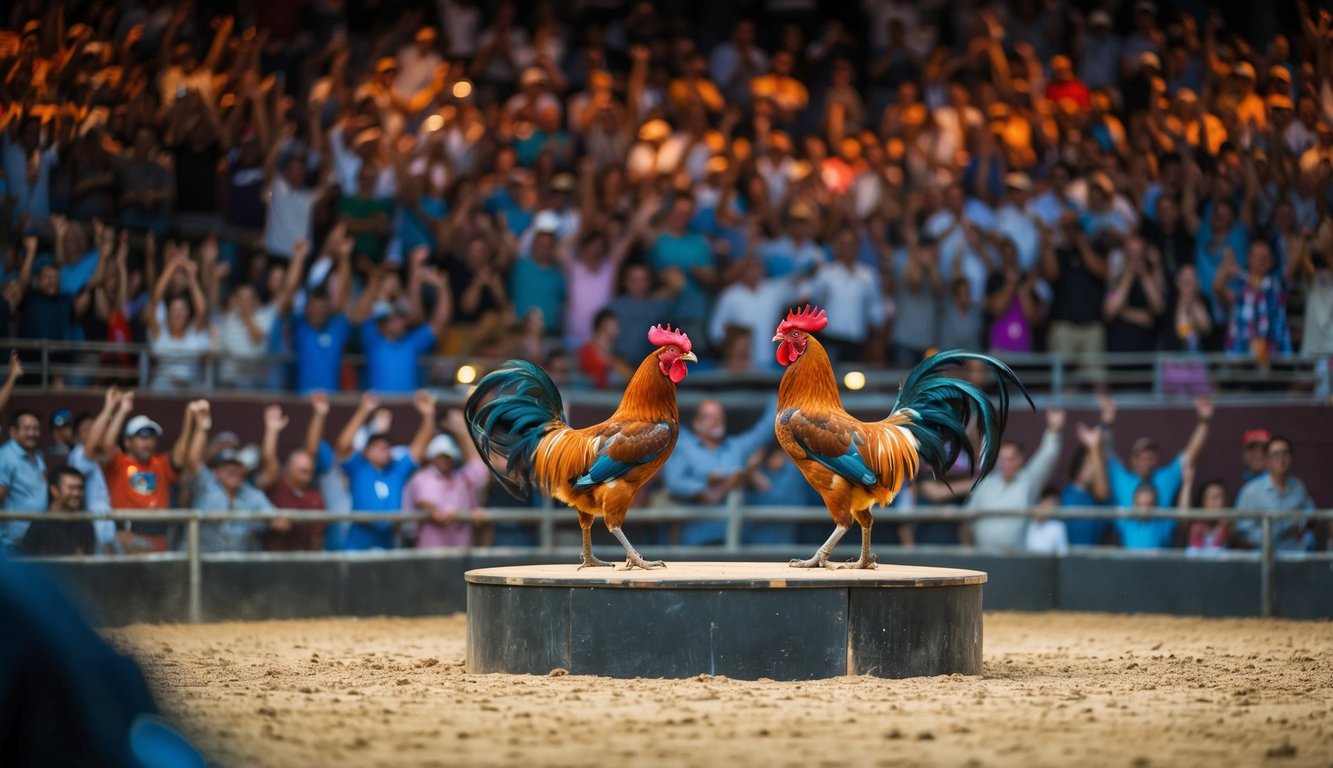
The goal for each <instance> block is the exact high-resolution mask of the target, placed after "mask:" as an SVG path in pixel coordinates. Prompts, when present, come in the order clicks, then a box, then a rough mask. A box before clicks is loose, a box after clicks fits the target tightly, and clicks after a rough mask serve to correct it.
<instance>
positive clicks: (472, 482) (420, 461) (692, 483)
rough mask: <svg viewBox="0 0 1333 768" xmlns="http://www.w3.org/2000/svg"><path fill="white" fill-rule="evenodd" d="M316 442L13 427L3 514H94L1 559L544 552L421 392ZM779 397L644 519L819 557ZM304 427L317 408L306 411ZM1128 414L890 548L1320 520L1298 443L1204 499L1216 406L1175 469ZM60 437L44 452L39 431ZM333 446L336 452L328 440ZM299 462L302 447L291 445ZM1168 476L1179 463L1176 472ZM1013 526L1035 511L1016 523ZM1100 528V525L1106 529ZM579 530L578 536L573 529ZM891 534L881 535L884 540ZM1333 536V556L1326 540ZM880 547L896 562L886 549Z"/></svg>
mask: <svg viewBox="0 0 1333 768" xmlns="http://www.w3.org/2000/svg"><path fill="white" fill-rule="evenodd" d="M21 375H22V364H21V362H20V361H19V359H18V356H17V354H16V353H15V354H13V355H12V356H11V359H10V367H9V372H8V375H7V376H6V378H5V382H4V384H3V385H0V411H4V410H5V407H6V406H7V404H8V401H9V398H10V395H11V394H12V390H13V386H14V382H15V381H16V380H17V379H18V378H19V377H20V376H21ZM306 399H307V401H308V406H309V412H308V414H304V413H303V414H302V416H304V417H305V419H306V428H305V431H304V433H303V434H301V435H300V436H299V440H298V441H295V442H296V444H295V447H293V448H291V449H290V450H289V451H288V452H287V453H286V454H285V455H283V454H282V453H281V452H280V447H279V446H280V444H281V440H282V435H283V432H284V430H286V429H287V426H288V423H289V415H288V413H286V412H285V411H284V410H283V408H282V406H279V405H271V406H268V407H267V408H265V410H264V414H263V436H262V439H261V441H260V443H259V444H256V445H248V446H246V445H242V444H241V441H240V439H239V438H238V437H237V435H236V434H235V433H234V432H231V431H228V430H225V429H224V430H222V431H217V430H215V429H214V427H213V413H212V408H211V406H210V404H209V402H208V401H207V400H194V401H190V402H189V403H187V405H186V406H185V412H184V417H183V419H182V425H181V427H180V432H179V434H177V435H176V436H175V439H174V440H172V441H171V444H170V448H169V449H167V450H163V448H166V445H167V443H166V436H165V434H164V430H163V428H162V426H161V425H160V424H159V423H158V422H157V421H155V420H153V419H152V418H150V417H149V416H147V415H145V414H143V413H135V410H136V409H135V394H134V392H133V391H121V390H119V389H117V388H115V387H111V388H108V389H107V391H106V395H105V398H104V404H103V407H102V409H101V411H100V412H99V413H97V414H96V415H94V414H90V413H83V414H78V415H74V414H71V413H70V412H69V411H66V410H60V411H57V412H55V413H52V414H51V415H50V417H49V418H48V419H45V420H43V419H42V418H41V417H39V416H38V415H37V414H36V413H34V412H32V411H31V410H28V409H22V408H20V409H15V410H12V411H8V412H7V421H8V424H9V439H8V440H7V441H6V442H4V443H3V444H2V445H0V509H3V510H5V511H9V512H29V513H32V512H47V511H49V512H59V513H88V516H87V519H86V520H79V521H78V522H77V523H76V524H71V523H68V522H58V521H38V522H34V523H31V524H30V523H28V522H26V521H9V522H7V523H6V524H5V525H4V527H3V528H0V552H2V551H5V550H20V551H23V552H26V553H29V554H37V555H42V554H101V553H124V554H136V553H144V552H161V551H167V550H173V549H174V550H180V549H183V548H184V547H185V546H186V542H185V540H184V538H183V536H182V532H183V530H184V529H183V528H182V527H181V526H180V525H178V524H176V525H173V524H171V522H170V521H163V522H161V523H159V522H155V521H153V520H147V521H144V520H139V521H113V520H109V519H106V513H108V512H110V511H112V510H121V511H152V510H159V511H166V510H171V509H182V508H184V509H195V510H199V511H200V512H202V513H204V514H205V516H206V517H207V515H209V514H222V513H228V512H243V513H251V514H250V517H249V518H247V519H239V520H227V521H218V522H204V523H203V524H202V525H201V526H200V538H199V546H200V549H201V551H204V552H223V551H259V550H265V551H313V550H368V549H394V548H399V547H404V546H408V547H411V546H415V547H419V548H427V549H430V548H441V547H444V548H462V549H466V548H469V547H471V546H473V545H474V544H478V545H483V546H484V545H491V544H495V543H500V544H507V545H524V544H535V543H536V540H535V538H534V537H533V536H532V535H531V530H530V529H529V528H525V527H524V526H521V525H518V524H493V523H491V522H490V521H488V520H487V518H486V515H485V512H484V510H485V509H488V508H492V507H495V506H509V505H512V504H513V500H512V499H510V498H509V497H508V496H507V495H506V494H504V493H502V492H500V491H498V490H495V492H494V493H492V492H491V491H492V490H493V489H492V488H491V484H490V477H489V470H488V469H487V467H486V465H485V463H484V462H483V461H482V460H481V457H480V456H479V455H478V454H477V449H476V446H475V445H474V444H473V442H472V439H471V436H470V435H469V432H468V426H467V424H466V422H465V421H464V419H463V416H462V413H461V412H460V411H458V410H457V409H446V410H444V411H443V412H441V411H440V409H439V408H438V407H437V404H436V401H435V399H434V397H432V396H431V395H430V394H428V392H427V391H426V390H418V391H417V392H416V393H415V395H414V396H413V408H414V410H415V411H416V414H417V416H418V421H417V425H416V431H415V432H414V434H413V436H412V438H411V440H410V442H409V443H408V444H406V445H395V444H394V443H393V441H392V439H391V438H390V434H391V428H392V424H393V414H392V412H391V411H390V410H389V409H387V408H384V407H382V403H381V402H380V400H379V398H378V397H377V396H376V395H374V394H371V393H366V394H364V395H362V396H361V398H360V400H359V402H358V404H357V407H356V409H355V411H354V412H353V413H352V414H351V416H350V417H349V418H348V420H347V421H346V423H344V424H343V425H342V426H341V428H339V429H338V430H337V432H336V435H335V434H333V433H331V432H327V420H328V414H329V399H328V396H327V395H326V394H324V393H319V392H317V393H312V394H310V395H308V396H307V398H306ZM776 402H777V400H776V398H772V399H771V400H770V401H769V404H768V407H767V409H766V410H765V412H764V414H763V415H762V416H761V417H760V418H759V419H758V420H757V421H755V422H754V423H753V424H749V425H746V426H744V428H743V429H740V430H737V429H735V427H736V425H734V424H733V425H731V426H732V428H731V429H730V430H729V428H728V423H727V412H726V409H725V407H724V406H723V405H722V404H721V403H720V402H718V401H716V400H704V401H702V402H701V403H700V404H699V405H698V407H697V408H696V409H695V410H694V412H693V414H692V415H691V417H690V419H689V421H688V423H686V424H683V425H682V427H681V434H680V438H679V441H678V442H677V445H676V448H675V450H674V452H673V453H672V455H671V457H670V458H669V459H668V460H667V463H666V465H665V466H664V468H663V471H662V473H661V474H660V476H659V477H658V478H656V479H655V480H654V481H653V482H651V483H650V484H649V485H648V486H646V487H645V489H644V490H643V491H642V495H641V497H640V498H639V499H638V502H637V503H638V505H639V506H652V505H666V506H685V507H690V506H701V507H711V508H715V509H716V508H721V507H725V506H728V505H744V506H745V507H747V508H748V509H749V510H750V514H749V516H748V518H747V520H746V521H745V522H744V524H743V526H742V529H741V543H743V544H746V545H776V546H783V545H793V544H798V543H811V542H819V541H822V539H823V535H824V533H825V531H824V530H823V529H824V528H826V527H827V526H826V525H824V524H820V523H812V524H805V523H797V522H795V521H792V520H790V519H788V520H780V519H779V520H770V519H766V518H765V516H764V514H763V509H764V508H765V507H791V506H812V507H818V506H820V505H821V503H822V502H821V500H820V498H819V496H818V495H817V494H816V493H815V492H814V490H813V489H812V488H811V487H810V485H809V484H808V483H807V482H806V480H805V478H804V477H803V476H802V475H801V473H800V471H799V470H798V469H797V468H796V465H795V464H793V463H792V462H791V461H790V460H789V459H788V457H787V455H786V453H785V452H784V451H783V450H782V448H781V447H780V446H778V445H777V443H776V440H775V438H774V433H773V427H772V424H773V419H774V414H775V413H776ZM303 410H304V409H303ZM1116 410H1117V409H1116V406H1115V403H1114V401H1113V400H1112V399H1111V398H1109V397H1105V396H1104V397H1103V398H1102V400H1101V421H1100V423H1099V424H1098V425H1095V426H1090V425H1087V424H1078V425H1077V426H1076V429H1075V433H1076V436H1077V442H1078V445H1077V449H1076V450H1075V452H1074V454H1073V456H1072V457H1071V459H1070V462H1069V479H1068V482H1067V484H1066V485H1065V486H1064V487H1063V488H1061V487H1060V486H1059V485H1058V482H1057V481H1055V480H1054V479H1053V478H1052V474H1053V471H1054V468H1055V466H1056V464H1057V462H1058V460H1059V458H1060V456H1061V442H1062V439H1063V434H1064V432H1065V426H1066V425H1065V413H1064V411H1062V410H1059V409H1051V410H1049V411H1047V413H1046V430H1045V431H1044V432H1043V434H1042V438H1041V443H1040V445H1039V446H1038V447H1037V449H1036V450H1035V452H1033V453H1032V454H1031V456H1029V455H1028V453H1027V449H1026V448H1025V446H1023V445H1022V444H1021V443H1019V442H1016V441H1013V440H1006V441H1005V442H1004V443H1003V444H1001V446H1000V449H999V458H998V461H997V464H996V466H995V469H994V471H993V472H992V473H991V474H990V475H989V476H987V477H986V478H985V479H983V480H982V481H981V482H980V483H979V484H978V485H977V486H976V488H975V489H971V490H970V492H969V490H968V489H969V487H970V477H969V476H970V468H969V465H968V464H967V462H966V460H965V458H964V459H963V460H961V461H960V462H959V463H958V464H957V465H956V466H955V471H953V472H951V474H950V476H948V477H944V478H937V477H932V476H930V475H927V474H923V475H922V476H920V477H917V478H915V479H912V480H911V481H910V482H909V483H908V484H907V485H906V486H905V487H904V489H903V492H902V493H900V494H899V496H898V499H896V500H895V502H894V504H893V506H892V507H890V508H889V509H888V510H882V511H880V512H879V517H880V520H881V523H882V525H881V526H880V528H881V530H882V531H883V530H884V529H887V532H888V535H890V536H895V537H896V542H897V543H898V544H901V545H903V546H914V545H915V544H917V543H918V542H921V543H933V544H962V545H965V546H974V547H976V548H978V549H981V550H988V551H1023V550H1028V551H1038V552H1046V553H1050V554H1064V553H1066V552H1067V551H1068V550H1069V547H1071V546H1121V547H1124V548H1128V549H1164V548H1171V547H1177V548H1181V547H1183V548H1186V549H1187V550H1188V551H1190V552H1192V553H1207V552H1216V551H1222V550H1225V549H1228V548H1241V549H1246V548H1248V549H1253V548H1255V547H1257V546H1259V545H1260V543H1261V536H1262V527H1261V524H1260V521H1259V519H1258V518H1255V519H1232V518H1230V517H1219V518H1217V519H1212V520H1207V519H1205V520H1198V521H1195V522H1193V523H1190V524H1188V525H1178V524H1177V520H1176V519H1173V518H1159V517H1153V516H1152V515H1151V512H1152V510H1155V509H1161V508H1165V507H1172V506H1178V507H1180V508H1181V509H1189V508H1191V507H1200V508H1203V509H1210V508H1224V507H1227V506H1234V507H1235V508H1237V509H1240V510H1244V511H1249V512H1267V511H1274V510H1276V511H1292V512H1302V511H1310V510H1313V509H1314V508H1315V504H1314V501H1313V500H1312V499H1311V497H1310V494H1309V493H1308V492H1307V491H1306V489H1305V486H1304V484H1303V483H1302V482H1301V481H1300V480H1299V479H1298V478H1296V477H1294V476H1293V475H1292V474H1291V469H1292V464H1293V459H1294V456H1293V454H1292V445H1291V442H1290V441H1289V440H1287V439H1286V438H1283V437H1280V436H1275V435H1272V434H1270V433H1268V432H1267V431H1265V430H1250V431H1247V432H1246V433H1245V434H1244V439H1243V442H1244V448H1245V449H1244V454H1243V463H1242V465H1241V467H1239V470H1240V471H1239V472H1237V473H1235V476H1234V477H1232V478H1229V479H1228V480H1222V479H1210V480H1207V481H1205V482H1202V483H1201V484H1196V482H1195V468H1196V465H1197V461H1198V456H1199V453H1200V451H1201V450H1202V448H1203V446H1204V444H1205V442H1206V441H1207V439H1208V432H1209V424H1210V422H1211V420H1212V414H1213V406H1212V403H1211V401H1210V400H1209V399H1207V398H1200V399H1199V400H1198V401H1197V402H1196V411H1197V414H1198V423H1197V425H1196V427H1195V429H1194V431H1193V432H1192V433H1191V434H1190V436H1189V438H1188V441H1187V442H1186V444H1185V445H1184V447H1183V448H1182V449H1181V451H1180V452H1179V453H1178V454H1175V455H1174V456H1171V455H1170V454H1164V453H1163V449H1162V447H1161V446H1160V445H1159V444H1158V442H1157V441H1156V440H1155V439H1153V438H1150V437H1142V438H1139V439H1137V440H1136V441H1135V442H1134V443H1133V447H1132V449H1131V451H1130V453H1129V455H1128V461H1122V460H1121V459H1120V458H1119V456H1117V455H1116V454H1115V452H1114V451H1113V450H1112V448H1111V445H1112V444H1113V429H1114V425H1115V420H1116ZM44 423H45V424H46V425H47V428H48V429H49V435H44V434H43V431H44V430H43V424H44ZM330 437H332V442H330V440H329V438H330ZM287 442H288V444H289V446H290V445H291V444H292V442H293V441H291V440H288V441H287ZM1164 457H1166V458H1168V459H1169V460H1167V461H1165V462H1164V461H1163V459H1164ZM926 506H939V507H944V508H947V509H941V514H942V518H941V520H940V521H939V522H935V523H921V524H919V525H918V524H911V523H907V522H900V521H895V520H894V516H895V514H896V513H898V512H902V511H907V512H912V511H914V510H917V509H918V507H926ZM1060 507H1079V508H1084V509H1083V511H1084V512H1087V508H1095V507H1111V508H1118V509H1120V510H1129V509H1134V510H1143V514H1132V515H1121V516H1117V517H1115V518H1113V519H1112V518H1099V517H1089V516H1087V515H1086V514H1085V515H1081V516H1078V517H1070V518H1068V519H1062V518H1061V513H1060ZM958 508H961V509H962V510H963V511H965V512H982V513H984V512H988V511H990V512H1005V513H1009V514H1007V515H1005V516H984V515H983V516H981V517H978V518H977V519H975V520H974V521H972V522H970V523H966V524H959V523H958V522H957V521H954V522H950V521H949V520H948V518H949V517H952V515H951V513H950V512H948V510H951V509H958ZM284 510H296V511H317V512H324V511H328V512H332V513H349V512H353V511H355V512H356V513H358V514H361V513H398V512H402V513H416V514H417V515H419V516H421V517H420V519H419V520H418V521H416V522H407V523H400V522H394V521H385V522H375V521H364V520H358V521H357V522H350V521H349V522H338V523H335V524H326V523H324V522H319V523H310V522H305V521H299V520H298V521H292V520H289V519H286V517H285V516H284V512H283V511H284ZM1016 510H1031V512H1030V513H1028V514H1026V515H1022V516H1015V515H1014V514H1012V513H1013V512H1015V511H1016ZM1093 514H1095V513H1093ZM571 520H572V518H571ZM885 524H887V525H885ZM630 525H631V526H632V527H633V528H635V529H636V530H635V536H636V538H637V539H638V540H641V541H643V542H644V543H646V544H653V545H661V546H687V547H689V546H712V545H720V544H723V543H724V542H725V541H726V537H727V522H726V521H725V520H723V519H718V518H716V517H715V516H714V517H713V518H712V519H698V520H690V521H684V522H677V523H672V524H668V525H659V524H645V523H639V522H637V521H635V520H633V519H631V520H630ZM1273 536H1274V539H1273V541H1274V545H1275V546H1276V547H1278V548H1279V549H1284V550H1296V551H1304V550H1313V549H1316V548H1323V547H1326V546H1327V547H1330V548H1333V532H1329V531H1327V530H1326V526H1325V527H1321V526H1320V524H1318V523H1316V522H1315V521H1313V520H1303V519H1298V518H1292V519H1284V520H1279V521H1277V522H1276V523H1275V524H1274V529H1273ZM1325 537H1327V540H1326V538H1325ZM880 540H881V542H884V543H888V541H889V540H888V539H887V538H886V537H885V534H884V533H881V539H880Z"/></svg>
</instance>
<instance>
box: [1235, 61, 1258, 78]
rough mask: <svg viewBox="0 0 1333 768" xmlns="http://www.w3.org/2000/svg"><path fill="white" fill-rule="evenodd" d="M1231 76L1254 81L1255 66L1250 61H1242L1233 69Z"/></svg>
mask: <svg viewBox="0 0 1333 768" xmlns="http://www.w3.org/2000/svg"><path fill="white" fill-rule="evenodd" d="M1231 74H1233V75H1235V76H1236V77H1243V78H1245V79H1247V80H1253V79H1254V65H1253V64H1251V63H1250V62H1248V61H1242V62H1240V63H1239V64H1237V65H1236V66H1234V67H1232V68H1231Z"/></svg>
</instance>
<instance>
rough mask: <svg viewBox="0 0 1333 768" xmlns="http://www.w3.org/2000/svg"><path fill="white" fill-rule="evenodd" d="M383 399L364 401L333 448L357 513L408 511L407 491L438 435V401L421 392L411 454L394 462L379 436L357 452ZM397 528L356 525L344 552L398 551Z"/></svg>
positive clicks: (385, 440)
mask: <svg viewBox="0 0 1333 768" xmlns="http://www.w3.org/2000/svg"><path fill="white" fill-rule="evenodd" d="M379 405H380V403H379V398H377V397H375V396H374V395H372V394H370V393H369V392H367V393H365V394H364V395H362V396H361V402H360V404H359V405H358V406H357V409H356V413H354V414H352V418H351V419H349V420H348V422H347V424H346V425H345V426H343V429H342V432H340V433H339V434H338V441H337V443H335V444H334V455H335V456H336V457H337V458H338V460H339V461H340V462H341V463H342V469H343V472H345V473H347V480H348V484H349V487H350V491H351V495H352V509H353V510H355V511H357V512H398V511H400V510H402V508H403V487H404V486H405V485H406V484H407V481H408V478H409V477H411V475H412V473H413V472H414V471H416V469H417V467H418V466H420V464H421V462H422V460H424V459H425V456H426V448H427V446H428V444H429V443H430V439H431V437H432V436H433V435H434V434H435V399H434V398H433V397H431V396H430V395H429V394H427V393H426V392H425V391H418V392H417V393H416V396H415V397H414V398H413V405H414V407H415V408H416V410H417V413H419V414H420V415H421V426H420V427H419V428H418V429H417V432H416V435H415V436H414V437H413V438H412V443H411V445H410V446H409V447H408V450H407V453H405V454H403V455H402V456H399V457H398V458H396V459H395V458H393V456H392V454H391V452H390V445H389V436H388V435H387V434H385V433H383V432H375V433H373V434H371V435H370V437H369V438H368V439H367V440H366V444H365V447H364V448H362V449H361V450H360V451H353V449H352V443H353V440H354V439H355V437H356V433H357V431H358V430H360V429H361V427H362V425H363V424H365V423H366V419H367V418H369V416H370V414H371V413H372V412H374V411H375V410H377V409H378V408H379ZM394 529H395V526H394V525H393V524H391V523H353V524H352V525H351V527H350V528H349V529H348V532H347V538H346V541H345V542H343V548H344V549H349V550H365V549H393V548H394Z"/></svg>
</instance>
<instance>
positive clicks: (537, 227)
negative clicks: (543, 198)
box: [532, 210, 560, 233]
mask: <svg viewBox="0 0 1333 768" xmlns="http://www.w3.org/2000/svg"><path fill="white" fill-rule="evenodd" d="M532 230H533V231H534V232H538V233H541V232H558V231H559V230H560V214H558V213H556V212H555V211H549V210H548V211H541V212H539V213H538V214H537V215H536V216H535V217H534V218H533V219H532Z"/></svg>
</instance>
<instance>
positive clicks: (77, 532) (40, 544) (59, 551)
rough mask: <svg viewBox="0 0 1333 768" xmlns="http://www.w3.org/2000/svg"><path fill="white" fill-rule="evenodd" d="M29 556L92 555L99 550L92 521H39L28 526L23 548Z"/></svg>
mask: <svg viewBox="0 0 1333 768" xmlns="http://www.w3.org/2000/svg"><path fill="white" fill-rule="evenodd" d="M21 549H22V550H23V552H24V554H28V555H78V554H84V555H91V554H95V552H96V549H97V538H96V537H95V536H94V535H93V524H92V522H91V521H86V522H79V523H57V522H53V521H47V520H37V521H35V522H33V524H32V525H29V526H28V533H27V534H26V535H25V536H24V537H23V544H22V546H21Z"/></svg>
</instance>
